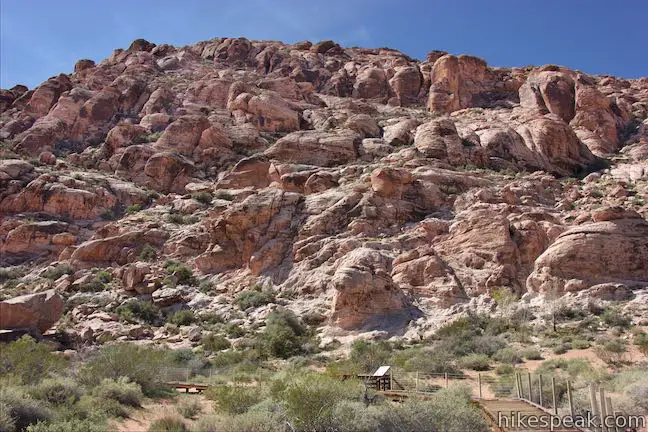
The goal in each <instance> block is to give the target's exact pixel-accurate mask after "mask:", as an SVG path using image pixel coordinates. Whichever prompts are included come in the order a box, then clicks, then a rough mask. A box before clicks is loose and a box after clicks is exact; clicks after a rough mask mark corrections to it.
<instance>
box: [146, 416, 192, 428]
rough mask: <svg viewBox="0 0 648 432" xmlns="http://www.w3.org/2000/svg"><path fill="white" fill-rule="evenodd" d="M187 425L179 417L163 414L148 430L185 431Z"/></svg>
mask: <svg viewBox="0 0 648 432" xmlns="http://www.w3.org/2000/svg"><path fill="white" fill-rule="evenodd" d="M188 430H189V429H187V425H186V424H185V423H184V421H182V419H181V418H179V417H174V416H165V417H162V418H159V419H157V420H155V421H154V422H153V423H151V426H149V428H148V432H187V431H188Z"/></svg>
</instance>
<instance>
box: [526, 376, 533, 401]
mask: <svg viewBox="0 0 648 432" xmlns="http://www.w3.org/2000/svg"><path fill="white" fill-rule="evenodd" d="M527 378H528V380H529V402H533V391H532V387H531V372H527Z"/></svg>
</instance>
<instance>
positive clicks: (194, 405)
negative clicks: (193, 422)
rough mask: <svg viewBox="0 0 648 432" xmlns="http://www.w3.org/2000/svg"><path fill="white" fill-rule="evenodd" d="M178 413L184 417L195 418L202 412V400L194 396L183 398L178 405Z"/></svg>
mask: <svg viewBox="0 0 648 432" xmlns="http://www.w3.org/2000/svg"><path fill="white" fill-rule="evenodd" d="M176 409H177V410H178V413H180V415H181V416H182V417H184V418H187V419H194V418H196V417H197V416H198V414H200V413H201V412H202V405H201V404H200V401H199V400H198V399H196V398H193V397H191V396H190V397H186V398H183V399H182V400H181V401H180V403H178V406H177V407H176Z"/></svg>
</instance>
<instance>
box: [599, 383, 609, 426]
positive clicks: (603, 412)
mask: <svg viewBox="0 0 648 432" xmlns="http://www.w3.org/2000/svg"><path fill="white" fill-rule="evenodd" d="M599 393H600V399H599V402H600V404H601V430H602V431H603V432H607V431H608V428H607V427H606V426H605V423H604V422H603V420H604V419H605V417H607V407H606V406H605V390H604V389H603V387H600V388H599Z"/></svg>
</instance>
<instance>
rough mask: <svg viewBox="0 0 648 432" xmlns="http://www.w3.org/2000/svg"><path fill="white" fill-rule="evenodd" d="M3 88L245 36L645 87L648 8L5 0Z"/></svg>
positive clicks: (594, 0) (575, 0)
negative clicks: (78, 65) (165, 48)
mask: <svg viewBox="0 0 648 432" xmlns="http://www.w3.org/2000/svg"><path fill="white" fill-rule="evenodd" d="M0 18H1V22H0V24H1V31H0V85H1V86H2V87H3V88H7V87H11V86H13V85H15V84H17V83H22V84H26V85H28V86H29V87H30V88H31V87H34V86H36V85H38V84H39V83H40V82H42V81H44V80H45V79H47V78H48V77H50V76H53V75H56V74H58V73H60V72H71V71H72V69H73V67H74V63H75V62H76V60H78V59H81V58H90V59H93V60H95V61H100V60H102V59H104V58H105V57H107V56H108V55H110V53H111V52H112V50H113V49H115V48H127V47H128V45H129V44H130V42H131V41H132V40H133V39H136V38H140V37H142V38H145V39H147V40H150V41H151V42H155V43H158V44H159V43H170V44H173V45H186V44H190V43H194V42H198V41H201V40H205V39H211V38H213V37H223V36H245V37H247V38H250V39H273V40H281V41H285V42H296V41H300V40H305V39H309V40H313V41H319V40H322V39H333V40H335V41H337V42H339V43H340V44H342V45H343V46H363V47H383V46H388V47H392V48H396V49H399V50H401V51H403V52H405V53H406V54H408V55H410V56H412V57H416V58H425V54H426V53H427V52H428V51H432V50H435V49H437V50H444V51H448V52H451V53H454V54H473V55H476V56H479V57H482V58H484V59H485V60H486V61H487V62H488V63H489V64H491V65H495V66H525V65H529V64H535V65H541V64H547V63H553V64H560V65H565V66H568V67H571V68H574V69H580V70H582V71H584V72H587V73H592V74H612V75H618V76H622V77H627V78H636V77H640V76H648V24H647V23H648V0H607V1H603V0H562V1H554V0H534V1H531V0H424V1H413V0H392V1H386V0H342V1H340V0H319V1H318V0H300V1H293V0H286V1H281V0H238V1H228V0H213V1H207V0H173V1H172V0H128V1H126V0H57V1H54V0H0Z"/></svg>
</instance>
